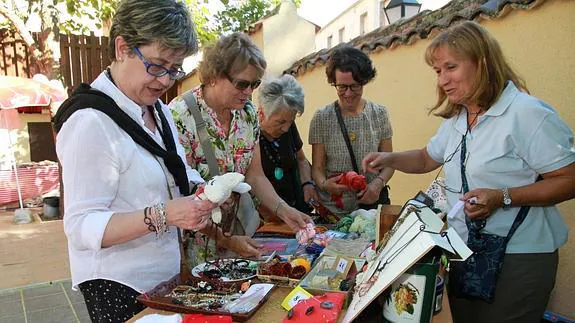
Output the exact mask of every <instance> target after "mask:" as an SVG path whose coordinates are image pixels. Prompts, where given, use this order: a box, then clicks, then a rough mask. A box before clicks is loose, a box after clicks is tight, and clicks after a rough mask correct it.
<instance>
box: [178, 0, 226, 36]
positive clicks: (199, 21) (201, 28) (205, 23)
mask: <svg viewBox="0 0 575 323" xmlns="http://www.w3.org/2000/svg"><path fill="white" fill-rule="evenodd" d="M202 2H203V3H207V2H208V0H202ZM186 3H187V5H188V8H190V10H191V12H192V20H193V22H194V24H195V25H196V32H197V33H198V39H199V41H200V44H206V43H208V42H211V41H213V40H215V39H216V38H218V33H217V32H216V31H215V30H214V29H213V28H211V27H210V26H209V17H210V11H209V10H208V8H206V7H205V6H203V5H202V4H201V3H200V1H199V0H187V1H186Z"/></svg>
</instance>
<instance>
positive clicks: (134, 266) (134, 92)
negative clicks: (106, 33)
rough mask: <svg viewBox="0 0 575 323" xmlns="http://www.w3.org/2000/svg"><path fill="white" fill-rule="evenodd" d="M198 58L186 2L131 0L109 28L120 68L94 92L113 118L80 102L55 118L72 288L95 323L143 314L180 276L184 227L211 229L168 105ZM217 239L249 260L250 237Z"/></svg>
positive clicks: (113, 66)
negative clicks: (151, 298) (149, 298)
mask: <svg viewBox="0 0 575 323" xmlns="http://www.w3.org/2000/svg"><path fill="white" fill-rule="evenodd" d="M197 49H198V46H197V35H196V32H195V30H194V25H193V23H192V20H191V17H190V13H189V9H188V8H187V7H186V6H185V5H184V4H183V3H182V2H180V1H175V0H165V1H155V0H124V1H122V2H120V4H119V6H118V9H117V11H116V14H115V16H114V18H113V22H112V26H111V29H110V44H109V53H110V59H111V61H112V63H111V64H110V66H109V67H108V68H107V69H106V70H105V71H104V72H102V73H101V74H100V75H99V76H98V77H97V78H96V80H94V82H93V83H92V84H91V87H92V89H93V90H97V91H98V92H95V93H100V94H99V95H98V96H97V97H103V98H105V97H104V96H107V97H108V98H105V104H104V105H103V106H104V109H102V110H98V109H94V108H93V107H95V106H94V105H93V104H92V103H90V102H87V101H86V100H87V99H86V97H85V96H80V95H79V94H78V96H76V95H75V96H73V97H72V99H71V100H69V101H67V102H65V103H64V104H63V105H62V107H61V108H60V110H59V111H58V114H57V115H56V116H55V118H54V123H55V126H56V128H57V129H58V135H57V140H56V150H57V153H58V159H59V160H60V162H61V164H62V177H63V184H64V185H63V188H64V195H65V199H64V201H65V203H64V204H65V216H64V231H65V233H66V236H67V238H68V251H69V256H70V270H71V274H72V284H73V286H74V287H73V288H74V289H76V288H79V289H80V291H81V292H82V294H83V296H84V300H85V302H86V307H87V309H88V313H89V315H90V319H91V320H92V321H93V322H125V321H126V320H128V319H129V318H131V317H132V316H133V315H134V314H136V313H138V312H139V311H141V310H142V309H144V306H143V305H142V304H140V303H138V302H137V301H136V297H137V296H138V295H140V294H141V293H144V292H147V291H150V290H152V289H153V288H154V287H156V285H158V284H159V283H161V282H163V281H166V280H169V279H171V278H172V277H174V276H175V275H176V274H178V273H179V272H180V249H179V244H178V228H183V229H189V230H202V229H203V228H205V227H206V225H207V223H208V222H209V221H210V220H209V217H210V215H211V211H212V209H214V208H215V207H216V205H215V204H213V203H211V202H209V201H197V200H193V199H192V197H189V196H186V195H189V194H190V189H189V188H190V186H191V185H190V182H192V184H193V183H198V182H203V179H202V178H201V176H200V175H199V174H198V173H197V172H196V171H194V170H192V169H191V168H190V167H186V164H185V154H184V149H183V148H182V146H181V145H179V142H178V137H177V131H176V127H175V124H174V122H173V119H172V116H171V113H170V111H169V110H168V108H167V106H165V105H164V104H163V103H162V102H161V101H160V100H159V98H160V96H161V95H163V94H164V93H165V92H166V91H167V90H168V89H169V88H170V87H171V86H172V85H174V82H175V80H177V79H180V78H182V77H183V76H184V75H185V73H184V71H183V70H182V63H183V60H184V58H185V57H187V56H188V55H190V54H193V53H195V52H197ZM83 88H85V87H83ZM82 100H84V101H86V102H84V101H82ZM110 101H113V102H114V103H115V104H110ZM73 102H76V103H77V104H76V103H73ZM64 112H69V113H64ZM132 135H135V136H137V138H140V139H141V141H140V140H138V143H136V139H133V138H135V137H132ZM148 146H152V147H154V146H155V147H156V148H157V150H154V152H152V151H151V150H149V149H148V148H145V147H148ZM152 150H153V149H152ZM162 152H164V153H162ZM209 233H210V234H212V235H213V236H214V238H216V236H215V234H216V232H215V231H213V230H212V231H210V232H209ZM217 235H218V237H217V239H218V241H220V242H221V243H222V247H229V248H231V249H232V250H235V251H238V252H243V250H242V249H241V245H243V244H245V243H246V242H244V241H242V240H245V239H244V238H238V237H232V238H226V237H224V236H223V234H222V233H221V232H218V233H217ZM243 253H244V254H245V255H246V256H250V255H252V254H250V253H249V252H243Z"/></svg>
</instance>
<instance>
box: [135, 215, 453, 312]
mask: <svg viewBox="0 0 575 323" xmlns="http://www.w3.org/2000/svg"><path fill="white" fill-rule="evenodd" d="M399 212H401V206H398V205H385V206H383V207H382V209H381V213H380V219H381V220H380V239H381V238H382V236H383V234H384V233H385V232H387V231H388V230H389V229H390V228H391V226H392V225H393V223H394V222H395V220H396V219H397V217H398V216H399ZM290 291H291V289H290V288H275V289H274V290H273V291H272V292H271V295H270V297H269V298H268V300H267V301H266V302H265V303H264V305H262V307H261V308H260V309H259V310H258V311H257V312H256V313H255V314H254V316H252V318H251V319H249V320H248V321H247V322H250V323H251V322H262V323H275V322H281V321H282V320H283V319H284V318H285V316H286V310H284V308H283V307H282V306H281V303H282V301H283V299H284V298H285V297H286V296H287V295H288V294H289V292H290ZM443 295H444V297H443V303H442V310H441V312H439V314H437V315H436V316H433V318H432V320H431V322H433V323H451V322H453V319H452V318H451V310H450V308H449V301H448V300H447V294H446V293H444V294H443ZM154 313H155V314H164V315H172V314H174V313H172V312H168V311H161V310H155V309H151V308H146V309H145V310H143V311H142V312H140V313H138V315H136V316H134V317H133V318H132V319H130V320H129V321H128V322H135V321H136V320H138V319H139V318H141V317H142V316H144V315H147V314H154ZM344 315H345V310H344V311H343V312H342V314H341V315H340V320H341V319H342V318H343V317H344ZM318 323H319V322H318Z"/></svg>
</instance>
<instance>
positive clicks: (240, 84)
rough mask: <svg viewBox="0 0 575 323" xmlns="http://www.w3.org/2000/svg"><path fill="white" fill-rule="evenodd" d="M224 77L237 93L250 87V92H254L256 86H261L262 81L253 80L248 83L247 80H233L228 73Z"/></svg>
mask: <svg viewBox="0 0 575 323" xmlns="http://www.w3.org/2000/svg"><path fill="white" fill-rule="evenodd" d="M225 75H226V78H227V79H228V81H230V83H232V85H233V86H234V87H235V88H236V89H237V90H239V91H245V90H246V89H247V88H248V87H251V88H252V90H255V89H257V88H258V86H260V84H262V80H255V81H253V82H250V81H247V80H242V79H236V78H233V77H231V76H230V75H229V74H228V73H226V74H225Z"/></svg>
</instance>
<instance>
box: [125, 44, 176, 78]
mask: <svg viewBox="0 0 575 323" xmlns="http://www.w3.org/2000/svg"><path fill="white" fill-rule="evenodd" d="M134 52H136V55H138V58H139V59H140V60H141V61H142V63H144V66H145V67H146V72H148V74H150V75H152V76H155V77H162V76H164V75H166V74H169V75H170V80H174V81H175V80H179V79H181V78H182V77H184V76H185V75H186V72H184V70H183V69H182V68H181V67H180V68H178V69H167V68H165V67H163V66H162V65H159V64H153V63H150V62H148V60H147V59H146V58H145V57H144V55H142V52H140V50H139V49H138V47H134Z"/></svg>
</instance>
